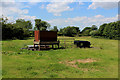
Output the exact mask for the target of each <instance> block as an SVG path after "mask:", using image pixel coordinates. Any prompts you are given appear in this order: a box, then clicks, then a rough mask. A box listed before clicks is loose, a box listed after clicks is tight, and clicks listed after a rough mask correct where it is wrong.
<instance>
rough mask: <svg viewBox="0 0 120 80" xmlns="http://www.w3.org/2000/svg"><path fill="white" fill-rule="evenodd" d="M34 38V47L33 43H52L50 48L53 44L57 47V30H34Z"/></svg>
mask: <svg viewBox="0 0 120 80" xmlns="http://www.w3.org/2000/svg"><path fill="white" fill-rule="evenodd" d="M34 35H35V40H34V47H35V45H38V46H39V50H40V45H45V47H46V45H52V48H54V47H53V45H54V44H57V45H58V48H59V43H60V42H59V41H57V31H39V30H37V31H34Z"/></svg>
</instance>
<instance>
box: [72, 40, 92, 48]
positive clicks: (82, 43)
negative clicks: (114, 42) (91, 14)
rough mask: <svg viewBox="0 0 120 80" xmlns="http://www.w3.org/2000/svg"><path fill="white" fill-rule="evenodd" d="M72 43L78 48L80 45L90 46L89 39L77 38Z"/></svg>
mask: <svg viewBox="0 0 120 80" xmlns="http://www.w3.org/2000/svg"><path fill="white" fill-rule="evenodd" d="M74 44H75V45H77V47H80V48H82V47H84V48H85V47H89V48H90V45H91V44H90V42H89V41H79V40H75V41H74Z"/></svg>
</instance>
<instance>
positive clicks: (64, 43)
mask: <svg viewBox="0 0 120 80" xmlns="http://www.w3.org/2000/svg"><path fill="white" fill-rule="evenodd" d="M58 40H59V41H60V47H63V48H75V47H76V46H75V45H74V40H75V38H74V37H73V38H72V37H71V38H68V37H59V38H58Z"/></svg>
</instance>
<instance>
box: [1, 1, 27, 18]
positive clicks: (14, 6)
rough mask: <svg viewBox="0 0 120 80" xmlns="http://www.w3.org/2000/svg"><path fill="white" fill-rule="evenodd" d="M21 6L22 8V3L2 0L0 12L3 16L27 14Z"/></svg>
mask: <svg viewBox="0 0 120 80" xmlns="http://www.w3.org/2000/svg"><path fill="white" fill-rule="evenodd" d="M22 8H24V5H23V4H21V3H15V2H2V6H0V9H2V12H1V13H2V14H3V15H5V16H13V15H14V16H19V15H22V14H28V12H29V11H28V10H27V9H22Z"/></svg>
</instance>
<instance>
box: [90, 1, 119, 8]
mask: <svg viewBox="0 0 120 80" xmlns="http://www.w3.org/2000/svg"><path fill="white" fill-rule="evenodd" d="M92 2H93V3H92V4H91V5H89V7H88V9H96V8H99V7H100V8H104V9H111V8H117V7H118V0H113V1H111V0H104V1H97V0H92Z"/></svg>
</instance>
